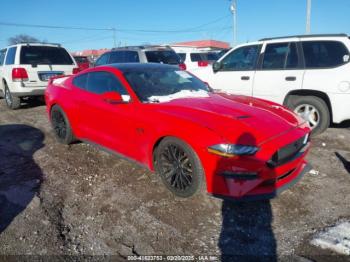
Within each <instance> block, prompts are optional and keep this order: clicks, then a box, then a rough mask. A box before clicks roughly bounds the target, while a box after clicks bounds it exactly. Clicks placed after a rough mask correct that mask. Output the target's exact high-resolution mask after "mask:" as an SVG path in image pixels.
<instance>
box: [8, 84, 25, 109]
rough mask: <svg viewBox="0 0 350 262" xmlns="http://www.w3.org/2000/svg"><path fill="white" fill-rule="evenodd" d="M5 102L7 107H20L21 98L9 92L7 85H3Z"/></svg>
mask: <svg viewBox="0 0 350 262" xmlns="http://www.w3.org/2000/svg"><path fill="white" fill-rule="evenodd" d="M5 102H6V105H7V107H8V108H10V109H18V108H20V107H21V99H20V98H19V97H16V96H13V95H12V94H11V92H10V89H9V88H8V86H6V85H5Z"/></svg>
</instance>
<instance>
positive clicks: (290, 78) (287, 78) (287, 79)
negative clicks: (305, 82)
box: [286, 76, 297, 81]
mask: <svg viewBox="0 0 350 262" xmlns="http://www.w3.org/2000/svg"><path fill="white" fill-rule="evenodd" d="M295 80H297V78H296V77H295V76H287V77H286V81H295Z"/></svg>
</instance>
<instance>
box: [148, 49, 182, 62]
mask: <svg viewBox="0 0 350 262" xmlns="http://www.w3.org/2000/svg"><path fill="white" fill-rule="evenodd" d="M145 54H146V57H147V61H148V62H149V63H161V64H170V65H178V64H180V63H181V59H180V57H179V56H178V55H177V54H176V53H175V52H174V51H170V50H157V51H146V52H145Z"/></svg>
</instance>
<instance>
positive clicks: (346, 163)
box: [335, 152, 350, 174]
mask: <svg viewBox="0 0 350 262" xmlns="http://www.w3.org/2000/svg"><path fill="white" fill-rule="evenodd" d="M335 155H336V156H337V158H338V159H339V160H340V161H341V162H342V163H343V165H344V168H345V170H346V171H347V172H348V173H349V174H350V161H348V160H346V158H345V157H343V156H342V155H341V154H340V153H338V152H335Z"/></svg>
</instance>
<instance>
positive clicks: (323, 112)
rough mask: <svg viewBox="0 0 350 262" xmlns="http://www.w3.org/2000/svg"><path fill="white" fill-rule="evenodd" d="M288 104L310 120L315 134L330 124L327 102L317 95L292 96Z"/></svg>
mask: <svg viewBox="0 0 350 262" xmlns="http://www.w3.org/2000/svg"><path fill="white" fill-rule="evenodd" d="M287 106H288V107H289V108H290V109H292V110H293V111H294V112H295V113H297V114H298V115H299V116H301V117H302V118H303V119H304V120H306V121H308V123H309V125H310V126H311V129H312V134H313V135H318V134H321V133H323V132H324V131H325V130H326V129H327V128H328V127H329V125H330V119H331V117H330V112H329V109H328V106H327V104H326V102H325V101H324V100H323V99H321V98H319V97H316V96H291V97H290V98H289V99H288V102H287Z"/></svg>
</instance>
